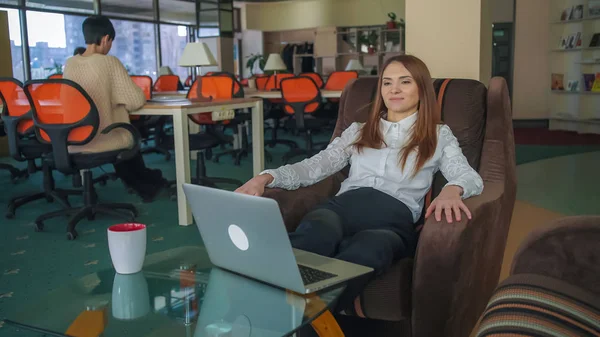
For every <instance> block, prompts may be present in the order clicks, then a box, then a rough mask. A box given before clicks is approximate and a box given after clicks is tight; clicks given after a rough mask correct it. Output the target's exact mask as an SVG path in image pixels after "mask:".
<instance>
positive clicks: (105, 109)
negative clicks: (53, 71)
mask: <svg viewBox="0 0 600 337" xmlns="http://www.w3.org/2000/svg"><path fill="white" fill-rule="evenodd" d="M63 77H64V78H66V79H69V80H72V81H74V82H76V83H77V84H79V85H81V87H82V88H83V89H84V90H85V91H86V92H87V93H88V94H89V95H90V97H91V98H92V100H93V101H94V103H95V104H96V107H97V108H98V114H99V115H100V127H99V128H98V132H97V133H96V136H95V137H94V139H92V140H91V141H90V142H89V143H87V144H85V145H81V146H75V145H73V146H70V147H69V152H105V151H112V150H118V149H125V148H130V147H131V146H133V138H132V136H131V133H129V131H127V130H124V129H115V130H113V131H111V132H110V133H108V134H105V135H104V134H102V130H104V129H105V128H106V127H107V126H109V125H111V124H113V123H129V111H135V110H138V109H139V108H141V107H142V106H143V105H144V104H145V103H146V97H145V96H144V92H143V91H142V89H140V88H139V87H138V86H137V85H136V84H135V83H133V81H132V80H131V78H130V77H129V74H127V70H125V67H123V64H121V61H119V59H117V58H116V57H114V56H109V55H102V54H93V55H90V56H81V55H76V56H73V57H71V58H69V59H68V60H67V64H66V65H65V70H64V74H63Z"/></svg>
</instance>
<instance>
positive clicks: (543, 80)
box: [512, 0, 550, 119]
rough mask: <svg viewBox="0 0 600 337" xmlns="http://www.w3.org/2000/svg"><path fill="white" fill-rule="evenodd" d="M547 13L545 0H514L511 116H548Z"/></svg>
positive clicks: (540, 117) (523, 117)
mask: <svg viewBox="0 0 600 337" xmlns="http://www.w3.org/2000/svg"><path fill="white" fill-rule="evenodd" d="M549 12H550V10H549V6H548V1H547V0H517V5H516V20H515V29H516V31H515V58H514V73H513V76H514V77H513V78H514V79H513V97H512V104H513V119H546V118H548V117H549V104H548V87H549V85H550V74H549V69H550V64H549V59H548V50H549V46H548V41H549V24H548V23H549V22H550V13H549Z"/></svg>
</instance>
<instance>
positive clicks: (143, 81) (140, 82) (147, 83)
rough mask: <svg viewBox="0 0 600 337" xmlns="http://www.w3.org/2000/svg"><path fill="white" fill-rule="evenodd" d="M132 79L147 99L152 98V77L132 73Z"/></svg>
mask: <svg viewBox="0 0 600 337" xmlns="http://www.w3.org/2000/svg"><path fill="white" fill-rule="evenodd" d="M131 80H132V81H133V83H135V84H136V85H137V86H138V87H140V88H141V89H142V91H143V92H144V95H146V100H149V99H151V98H152V77H150V76H146V75H132V76H131Z"/></svg>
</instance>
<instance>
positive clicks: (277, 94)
mask: <svg viewBox="0 0 600 337" xmlns="http://www.w3.org/2000/svg"><path fill="white" fill-rule="evenodd" d="M152 95H153V96H152V97H153V98H156V97H161V96H164V97H167V96H168V97H180V98H185V96H186V95H187V91H162V92H153V93H152ZM321 96H322V97H323V98H340V97H341V96H342V91H341V90H339V91H338V90H324V89H321ZM244 97H259V98H270V99H273V98H281V91H258V90H255V89H249V88H244Z"/></svg>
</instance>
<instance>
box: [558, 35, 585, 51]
mask: <svg viewBox="0 0 600 337" xmlns="http://www.w3.org/2000/svg"><path fill="white" fill-rule="evenodd" d="M579 47H581V32H577V33H575V34H571V35H567V36H561V37H560V41H559V45H558V49H575V48H579Z"/></svg>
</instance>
